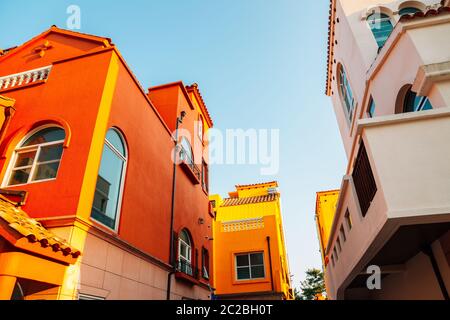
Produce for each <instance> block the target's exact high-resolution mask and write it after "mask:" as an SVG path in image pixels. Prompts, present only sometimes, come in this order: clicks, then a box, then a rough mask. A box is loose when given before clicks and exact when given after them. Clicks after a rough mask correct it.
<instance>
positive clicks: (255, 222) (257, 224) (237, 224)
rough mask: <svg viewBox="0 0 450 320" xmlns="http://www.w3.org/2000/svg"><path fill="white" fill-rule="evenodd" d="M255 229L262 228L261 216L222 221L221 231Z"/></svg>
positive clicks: (262, 220)
mask: <svg viewBox="0 0 450 320" xmlns="http://www.w3.org/2000/svg"><path fill="white" fill-rule="evenodd" d="M256 229H264V219H263V218H257V219H246V220H237V221H228V222H222V232H238V231H249V230H256Z"/></svg>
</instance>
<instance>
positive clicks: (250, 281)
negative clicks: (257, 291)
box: [233, 278, 270, 285]
mask: <svg viewBox="0 0 450 320" xmlns="http://www.w3.org/2000/svg"><path fill="white" fill-rule="evenodd" d="M269 282H270V281H269V280H268V279H266V278H264V279H253V280H234V281H233V284H236V285H246V284H256V283H269Z"/></svg>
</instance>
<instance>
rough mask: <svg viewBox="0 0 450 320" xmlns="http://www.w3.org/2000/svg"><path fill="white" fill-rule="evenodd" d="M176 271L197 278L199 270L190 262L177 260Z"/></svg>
mask: <svg viewBox="0 0 450 320" xmlns="http://www.w3.org/2000/svg"><path fill="white" fill-rule="evenodd" d="M177 271H179V272H182V273H184V274H187V275H188V276H191V277H193V278H196V279H197V278H198V275H199V272H198V270H197V269H195V268H193V267H192V264H191V263H190V262H188V261H186V260H179V261H178V262H177Z"/></svg>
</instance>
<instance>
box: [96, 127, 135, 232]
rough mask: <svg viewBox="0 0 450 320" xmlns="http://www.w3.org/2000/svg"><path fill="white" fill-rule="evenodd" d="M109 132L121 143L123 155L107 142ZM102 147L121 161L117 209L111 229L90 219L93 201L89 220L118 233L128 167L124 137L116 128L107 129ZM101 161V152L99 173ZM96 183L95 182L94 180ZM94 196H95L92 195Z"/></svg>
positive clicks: (126, 146)
mask: <svg viewBox="0 0 450 320" xmlns="http://www.w3.org/2000/svg"><path fill="white" fill-rule="evenodd" d="M110 130H113V131H114V132H116V133H117V134H118V135H119V137H120V139H121V142H122V144H123V149H124V153H125V155H122V153H121V152H120V150H117V148H116V147H114V145H113V144H112V143H111V142H109V141H108V140H107V134H108V132H109V131H110ZM104 146H108V148H110V150H111V151H112V152H113V153H114V154H115V155H118V156H119V158H121V160H123V169H122V175H121V177H120V186H119V194H118V196H117V208H116V217H115V219H114V228H111V227H110V226H108V225H106V224H104V223H102V222H101V221H98V220H97V219H95V218H94V217H92V208H93V206H94V202H93V201H94V200H92V206H91V215H90V219H92V220H93V221H95V223H98V224H100V225H101V226H103V227H105V228H108V229H109V230H112V231H114V232H118V231H119V222H120V216H121V213H122V201H123V193H124V189H125V178H126V174H127V167H128V145H127V143H126V140H125V137H124V135H123V134H122V132H121V131H120V130H119V129H118V128H116V127H111V128H109V129H108V130H107V131H106V133H105V139H104V143H103V148H104ZM102 160H103V151H102V157H101V159H100V166H99V171H100V167H101V162H102ZM98 176H99V172H97V179H98ZM96 181H97V180H96ZM96 191H97V183H96V187H95V190H94V193H95V192H96ZM94 196H95V195H94Z"/></svg>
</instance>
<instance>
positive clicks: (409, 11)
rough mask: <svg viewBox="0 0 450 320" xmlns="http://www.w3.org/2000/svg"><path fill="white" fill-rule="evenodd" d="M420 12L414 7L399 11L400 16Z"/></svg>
mask: <svg viewBox="0 0 450 320" xmlns="http://www.w3.org/2000/svg"><path fill="white" fill-rule="evenodd" d="M419 11H420V10H419V9H417V8H413V7H408V8H403V9H401V10H400V11H399V15H400V16H403V15H405V14H414V13H416V12H419Z"/></svg>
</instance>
